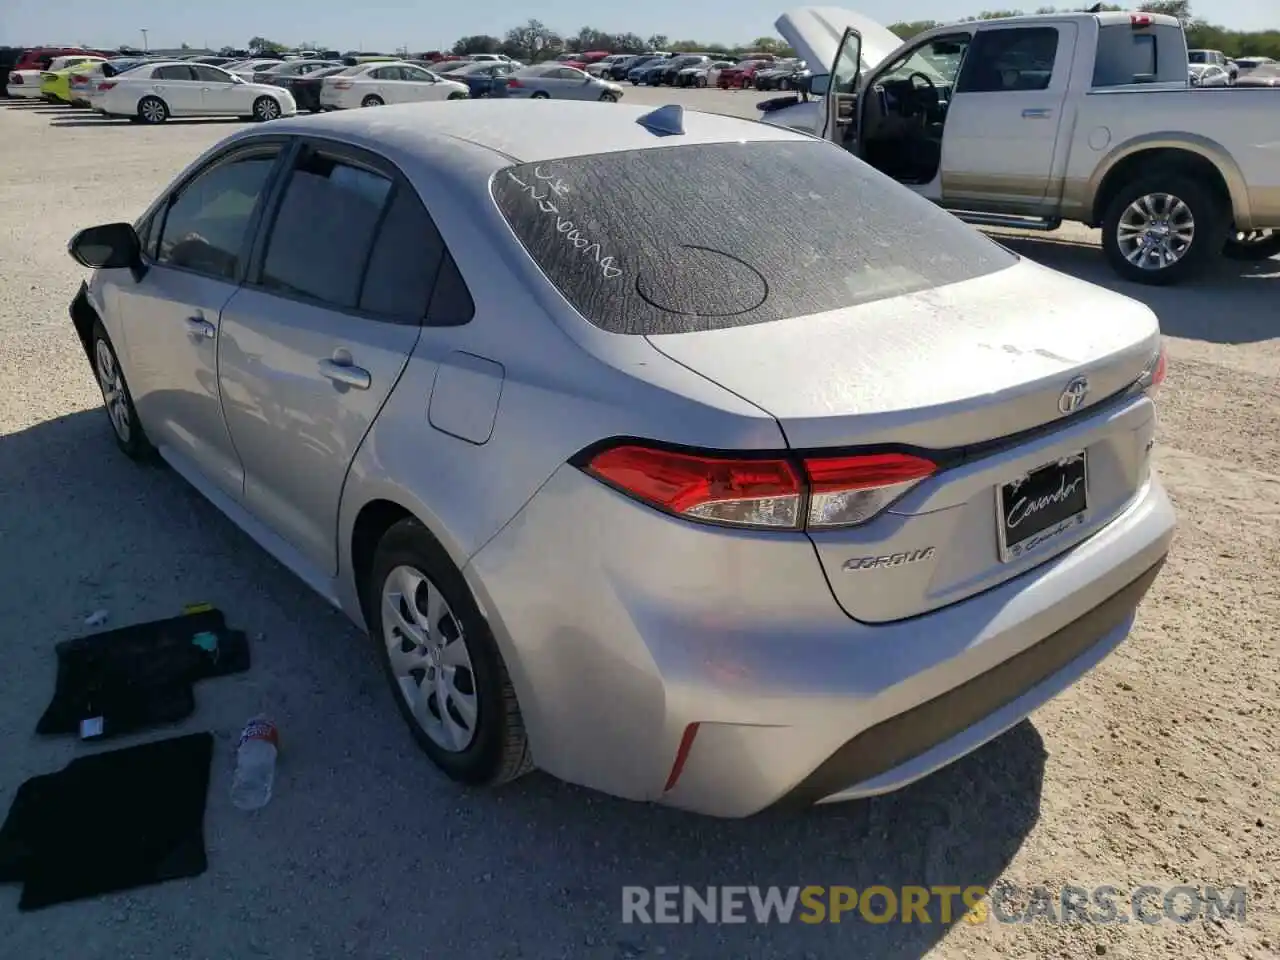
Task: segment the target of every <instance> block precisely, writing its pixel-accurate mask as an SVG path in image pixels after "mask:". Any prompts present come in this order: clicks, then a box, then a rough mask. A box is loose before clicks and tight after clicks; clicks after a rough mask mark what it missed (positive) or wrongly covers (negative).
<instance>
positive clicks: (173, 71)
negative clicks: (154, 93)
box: [151, 63, 196, 80]
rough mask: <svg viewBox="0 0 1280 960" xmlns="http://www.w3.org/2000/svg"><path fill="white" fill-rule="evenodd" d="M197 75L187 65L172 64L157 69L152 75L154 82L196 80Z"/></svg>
mask: <svg viewBox="0 0 1280 960" xmlns="http://www.w3.org/2000/svg"><path fill="white" fill-rule="evenodd" d="M195 78H196V76H195V73H194V72H193V71H192V69H191V67H189V66H187V65H186V64H177V63H174V64H170V65H169V66H167V67H156V69H155V72H154V73H152V74H151V79H153V80H194V79H195Z"/></svg>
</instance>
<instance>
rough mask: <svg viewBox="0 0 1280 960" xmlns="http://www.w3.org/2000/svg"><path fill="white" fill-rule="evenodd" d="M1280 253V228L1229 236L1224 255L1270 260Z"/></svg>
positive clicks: (1233, 258) (1233, 257) (1248, 259)
mask: <svg viewBox="0 0 1280 960" xmlns="http://www.w3.org/2000/svg"><path fill="white" fill-rule="evenodd" d="M1276 254H1280V230H1251V231H1249V232H1248V233H1236V234H1234V235H1232V236H1230V237H1228V238H1227V243H1226V246H1224V247H1223V248H1222V255H1223V256H1224V257H1226V258H1227V259H1228V260H1245V261H1257V260H1269V259H1271V258H1272V257H1274V256H1276Z"/></svg>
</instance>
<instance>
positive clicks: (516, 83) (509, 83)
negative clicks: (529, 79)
mask: <svg viewBox="0 0 1280 960" xmlns="http://www.w3.org/2000/svg"><path fill="white" fill-rule="evenodd" d="M507 86H508V87H523V86H524V84H523V83H521V82H520V81H519V80H517V79H515V78H514V77H509V78H508V79H507Z"/></svg>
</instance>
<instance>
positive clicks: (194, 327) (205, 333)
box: [187, 317, 218, 340]
mask: <svg viewBox="0 0 1280 960" xmlns="http://www.w3.org/2000/svg"><path fill="white" fill-rule="evenodd" d="M187 331H188V332H189V333H190V334H191V335H192V336H193V337H204V338H205V339H206V340H212V339H213V338H214V336H215V335H216V334H217V332H218V331H217V330H215V329H214V326H213V324H212V323H210V322H209V321H208V320H206V319H205V318H204V317H187Z"/></svg>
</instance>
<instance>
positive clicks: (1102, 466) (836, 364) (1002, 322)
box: [648, 261, 1159, 622]
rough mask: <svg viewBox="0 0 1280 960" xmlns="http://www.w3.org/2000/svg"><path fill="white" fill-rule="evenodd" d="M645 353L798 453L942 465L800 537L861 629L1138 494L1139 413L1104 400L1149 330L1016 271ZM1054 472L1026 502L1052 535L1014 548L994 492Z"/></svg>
mask: <svg viewBox="0 0 1280 960" xmlns="http://www.w3.org/2000/svg"><path fill="white" fill-rule="evenodd" d="M648 339H649V341H650V343H652V344H653V345H654V346H655V347H656V348H657V349H658V350H659V351H661V352H662V353H663V354H665V355H666V356H668V357H669V358H671V359H672V360H675V361H676V362H678V363H680V364H682V365H683V366H685V367H687V368H689V369H691V370H694V371H696V372H698V373H700V374H702V375H703V376H705V377H706V378H708V379H709V380H712V381H714V382H715V383H717V384H719V385H721V386H722V387H724V388H726V389H728V390H730V391H731V392H733V393H735V394H737V395H738V396H740V397H742V398H744V399H746V400H748V401H750V402H752V403H754V404H755V405H757V406H758V407H760V408H761V409H763V410H765V411H767V412H768V413H770V414H771V415H773V416H774V417H775V418H776V419H777V421H778V423H779V424H780V425H781V427H782V430H783V432H784V434H785V435H786V437H787V441H788V443H789V444H790V446H791V447H792V448H794V449H796V450H803V451H806V452H814V451H817V452H826V451H847V450H850V449H851V448H870V449H873V450H875V449H881V450H882V449H886V448H888V449H906V450H909V451H913V452H917V453H921V454H922V455H924V456H926V457H928V458H929V459H932V460H935V461H936V462H938V463H939V467H940V469H939V471H938V472H937V473H936V474H935V475H933V476H931V477H928V478H927V479H925V480H924V481H923V482H921V483H919V484H918V485H917V486H915V487H914V488H912V489H910V491H909V492H908V493H907V494H906V495H905V496H904V497H903V498H902V499H901V500H899V501H898V502H897V503H895V504H893V505H892V506H891V507H890V508H889V509H888V510H886V511H885V512H884V513H882V514H880V515H879V516H876V517H874V518H873V519H871V520H869V521H867V522H866V523H863V524H860V525H858V526H854V527H848V528H842V529H836V530H828V531H823V532H816V533H811V539H812V540H813V541H814V544H815V547H816V549H817V551H818V555H819V558H820V560H821V562H822V566H823V569H824V571H825V573H826V576H827V579H828V581H829V582H830V584H831V588H832V591H833V593H834V594H835V596H836V599H837V600H838V601H839V603H840V604H841V605H842V606H843V608H844V609H845V611H846V612H847V613H848V614H849V615H850V616H853V617H855V618H858V619H860V620H866V621H869V622H884V621H888V620H894V619H899V618H902V617H908V616H914V615H917V614H920V613H924V612H927V611H928V610H931V609H936V608H937V607H940V606H944V605H946V604H948V603H952V602H955V601H957V600H960V599H963V598H964V597H966V596H971V595H972V594H974V593H977V592H980V591H981V590H983V589H987V588H989V587H990V586H994V585H995V584H996V583H999V582H1001V581H1002V580H1004V579H1008V578H1009V577H1012V576H1016V575H1017V574H1018V573H1020V572H1022V571H1024V570H1025V569H1027V568H1028V567H1029V566H1032V565H1034V564H1036V563H1039V562H1042V561H1043V560H1046V559H1048V558H1050V557H1051V556H1053V555H1055V554H1056V553H1058V552H1061V550H1062V549H1065V548H1067V547H1068V546H1070V545H1071V544H1073V543H1075V542H1078V541H1079V539H1081V538H1082V537H1084V536H1087V535H1088V534H1089V533H1091V532H1092V531H1094V530H1096V529H1097V528H1098V527H1099V526H1100V525H1101V524H1103V523H1105V522H1107V521H1108V520H1109V519H1110V518H1112V517H1113V516H1114V515H1115V514H1116V513H1118V512H1119V511H1120V510H1122V509H1123V507H1124V505H1125V504H1127V503H1128V502H1130V501H1131V500H1132V498H1133V496H1134V495H1135V493H1136V492H1137V490H1138V489H1139V488H1140V487H1141V486H1142V483H1143V482H1144V478H1145V470H1146V462H1147V461H1146V457H1147V450H1146V449H1145V445H1146V443H1147V440H1148V439H1149V438H1148V436H1147V434H1148V433H1149V431H1150V429H1152V428H1153V424H1152V410H1153V408H1152V407H1151V405H1150V404H1149V403H1145V402H1142V401H1140V399H1135V400H1133V401H1132V402H1124V401H1121V400H1119V399H1118V398H1119V397H1120V396H1122V395H1124V394H1125V393H1126V390H1127V389H1128V388H1129V387H1130V386H1131V385H1132V384H1134V383H1135V382H1136V381H1139V380H1140V379H1141V378H1142V376H1143V374H1144V371H1145V370H1146V369H1147V368H1148V367H1149V365H1150V363H1151V361H1152V358H1153V356H1154V355H1155V353H1156V351H1157V350H1158V346H1159V328H1158V324H1157V321H1156V319H1155V316H1154V315H1153V314H1152V313H1151V311H1150V310H1148V309H1147V308H1146V307H1144V306H1142V305H1141V304H1139V303H1137V302H1135V301H1132V300H1130V299H1128V298H1126V297H1121V296H1118V295H1116V294H1114V293H1112V292H1110V291H1107V290H1104V289H1102V288H1099V287H1094V286H1092V285H1090V284H1086V283H1083V282H1081V281H1077V280H1074V279H1072V278H1069V277H1066V276H1063V275H1061V274H1057V273H1055V272H1053V271H1050V270H1047V269H1045V268H1043V267H1039V266H1037V265H1035V264H1032V263H1030V262H1027V261H1022V262H1020V263H1019V264H1017V265H1016V266H1013V267H1009V268H1007V269H1005V270H1002V271H998V272H996V273H993V274H989V275H987V276H983V277H979V278H977V279H974V280H969V281H964V282H960V283H955V284H951V285H949V286H944V287H939V288H934V289H930V290H926V291H922V292H918V293H913V294H909V295H907V296H900V297H893V298H888V299H881V300H878V301H874V302H871V303H865V304H862V305H858V306H854V307H850V308H847V309H842V310H835V311H830V312H828V313H824V314H817V315H813V316H809V317H797V318H793V319H789V320H781V321H776V322H772V323H760V324H753V325H749V326H742V327H736V328H731V329H724V330H712V331H706V332H696V333H681V334H670V335H658V336H650V337H649V338H648ZM1109 401H1110V402H1109ZM1121 408H1123V409H1121ZM1117 411H1119V412H1117ZM1091 412H1092V413H1093V414H1094V415H1092V416H1091V415H1090V414H1091ZM1086 453H1087V456H1086V457H1085V459H1084V460H1083V461H1075V460H1072V459H1071V458H1074V457H1075V456H1076V455H1078V454H1086ZM1068 460H1070V461H1071V462H1070V463H1066V462H1064V463H1063V464H1062V465H1061V469H1060V471H1059V473H1060V474H1061V476H1059V473H1054V472H1053V471H1050V472H1049V473H1045V474H1040V475H1033V476H1032V477H1031V480H1030V481H1028V483H1029V485H1028V486H1026V487H1025V489H1024V490H1023V499H1025V498H1026V496H1032V498H1033V499H1034V500H1036V501H1037V502H1038V501H1039V500H1041V499H1044V498H1045V497H1048V498H1049V500H1047V501H1046V502H1045V504H1044V509H1043V510H1041V512H1040V516H1039V517H1037V522H1039V520H1041V519H1045V520H1052V519H1053V518H1054V517H1058V520H1057V521H1055V523H1056V524H1057V525H1060V526H1062V529H1060V530H1053V529H1049V530H1048V532H1047V533H1044V534H1042V535H1040V538H1039V539H1038V540H1037V541H1035V542H1034V543H1032V544H1031V545H1030V546H1027V545H1026V544H1024V543H1021V542H1020V541H1019V539H1018V538H1019V537H1020V536H1021V535H1022V534H1023V533H1025V532H1026V531H1029V530H1032V529H1034V527H1035V524H1033V523H1029V522H1028V523H1025V524H1024V523H1023V522H1022V521H1020V520H1018V518H1017V517H1016V516H1015V517H1014V518H1013V520H1014V521H1017V522H1015V523H1014V526H1013V528H1011V529H1009V530H1005V529H1004V527H1003V526H1002V524H1004V523H1005V520H1004V519H1003V517H1002V515H1001V514H1000V512H999V511H1000V510H1001V506H1000V498H999V496H998V495H997V489H998V488H1002V487H1003V486H1004V484H1007V483H1014V484H1016V482H1017V481H1018V480H1019V478H1022V477H1024V475H1026V474H1028V473H1030V472H1031V471H1033V470H1034V469H1036V468H1038V467H1040V466H1043V465H1044V464H1049V463H1052V464H1055V465H1056V464H1058V461H1068ZM1055 469H1057V467H1055ZM1084 470H1087V471H1088V478H1087V480H1086V479H1084V478H1083V476H1082V475H1080V471H1084ZM1059 479H1061V482H1062V484H1063V485H1065V486H1072V485H1073V483H1074V486H1072V491H1068V493H1071V492H1073V491H1075V489H1076V488H1077V487H1078V488H1079V490H1078V492H1079V493H1080V494H1081V495H1084V494H1085V492H1086V491H1087V500H1088V504H1087V508H1086V511H1085V513H1079V512H1078V511H1077V512H1075V513H1073V512H1071V509H1070V508H1072V506H1073V504H1074V505H1075V506H1079V504H1078V503H1076V501H1075V500H1072V499H1070V497H1067V499H1065V500H1063V501H1062V502H1061V503H1059V502H1058V501H1056V500H1054V499H1053V498H1054V497H1055V496H1057V494H1058V491H1057V489H1056V487H1054V484H1056V483H1057V482H1058V481H1059ZM1046 485H1048V486H1046ZM1040 486H1046V489H1045V490H1044V491H1040V490H1039V489H1038V488H1039V487H1040ZM1049 487H1053V489H1049ZM1007 499H1008V503H1007V505H1006V506H1007V507H1010V508H1012V507H1013V506H1014V505H1015V500H1016V499H1017V497H1012V496H1011V498H1007ZM1059 508H1061V509H1059ZM1021 509H1022V510H1023V511H1024V512H1025V510H1026V505H1025V504H1024V506H1023V507H1022V508H1021ZM1059 514H1060V516H1059ZM1024 519H1025V518H1024ZM1068 521H1069V522H1068ZM1064 524H1065V525H1064ZM1002 530H1003V531H1004V534H1005V535H1006V536H1005V540H1006V541H1007V542H1002V541H1001V540H1000V538H999V536H998V534H999V533H1000V531H1002Z"/></svg>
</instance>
